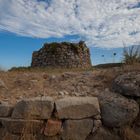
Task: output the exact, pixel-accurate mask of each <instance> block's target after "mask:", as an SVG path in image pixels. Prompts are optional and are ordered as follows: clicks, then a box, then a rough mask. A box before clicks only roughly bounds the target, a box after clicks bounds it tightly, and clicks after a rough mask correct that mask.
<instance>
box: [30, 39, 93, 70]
mask: <svg viewBox="0 0 140 140" xmlns="http://www.w3.org/2000/svg"><path fill="white" fill-rule="evenodd" d="M31 66H32V67H55V68H59V67H61V68H89V67H91V61H90V53H89V49H88V48H87V46H86V44H85V43H84V42H83V41H80V42H79V43H68V42H62V43H50V44H47V43H46V44H44V46H43V47H42V48H41V49H40V50H39V51H35V52H34V53H33V56H32V64H31Z"/></svg>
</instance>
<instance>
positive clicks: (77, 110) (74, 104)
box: [55, 97, 100, 119]
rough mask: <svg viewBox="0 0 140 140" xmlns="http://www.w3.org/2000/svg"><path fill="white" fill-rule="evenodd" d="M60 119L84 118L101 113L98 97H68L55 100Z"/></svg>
mask: <svg viewBox="0 0 140 140" xmlns="http://www.w3.org/2000/svg"><path fill="white" fill-rule="evenodd" d="M55 104H56V110H57V117H58V118H60V119H82V118H88V117H92V116H95V115H98V114H100V108H99V103H98V99H97V98H96V97H67V98H64V99H60V100H57V101H56V102H55Z"/></svg>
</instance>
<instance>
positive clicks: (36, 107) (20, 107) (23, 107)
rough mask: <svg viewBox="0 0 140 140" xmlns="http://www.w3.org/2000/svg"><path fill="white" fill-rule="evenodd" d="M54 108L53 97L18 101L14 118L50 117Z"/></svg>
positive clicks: (13, 114)
mask: <svg viewBox="0 0 140 140" xmlns="http://www.w3.org/2000/svg"><path fill="white" fill-rule="evenodd" d="M53 109H54V101H53V99H52V98H51V97H40V98H39V97H38V98H32V99H26V100H22V101H20V102H18V103H17V104H16V106H15V108H14V110H13V113H12V118H18V119H23V118H25V119H49V118H50V117H51V115H52V112H53Z"/></svg>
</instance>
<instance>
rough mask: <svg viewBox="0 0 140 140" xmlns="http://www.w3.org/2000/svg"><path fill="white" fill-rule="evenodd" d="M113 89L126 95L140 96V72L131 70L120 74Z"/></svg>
mask: <svg viewBox="0 0 140 140" xmlns="http://www.w3.org/2000/svg"><path fill="white" fill-rule="evenodd" d="M113 89H114V91H116V92H119V93H121V94H122V95H125V96H131V97H140V72H129V73H125V74H122V75H120V76H118V77H117V78H116V79H115V80H114V82H113Z"/></svg>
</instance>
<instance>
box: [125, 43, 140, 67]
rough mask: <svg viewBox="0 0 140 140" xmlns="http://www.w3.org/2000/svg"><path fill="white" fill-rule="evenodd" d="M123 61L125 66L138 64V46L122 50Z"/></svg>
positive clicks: (139, 54) (139, 46)
mask: <svg viewBox="0 0 140 140" xmlns="http://www.w3.org/2000/svg"><path fill="white" fill-rule="evenodd" d="M123 56H124V58H123V61H124V63H125V64H135V63H140V45H137V46H131V47H129V48H126V47H125V48H124V51H123Z"/></svg>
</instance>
